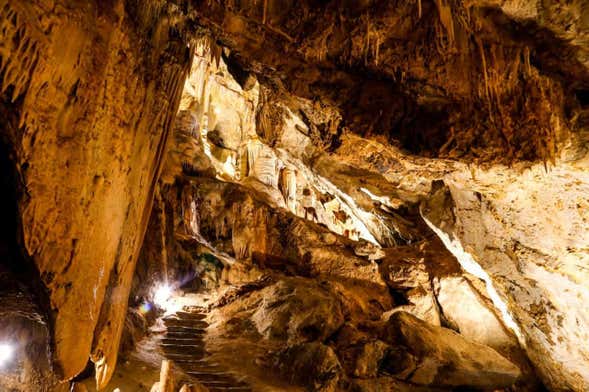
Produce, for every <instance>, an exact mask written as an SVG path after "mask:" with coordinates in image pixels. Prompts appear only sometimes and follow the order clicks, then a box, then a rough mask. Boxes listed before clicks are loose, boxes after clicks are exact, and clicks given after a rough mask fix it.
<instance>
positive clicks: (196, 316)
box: [174, 312, 207, 320]
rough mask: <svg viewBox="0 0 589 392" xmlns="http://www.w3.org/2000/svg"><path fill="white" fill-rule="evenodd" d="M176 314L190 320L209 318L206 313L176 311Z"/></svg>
mask: <svg viewBox="0 0 589 392" xmlns="http://www.w3.org/2000/svg"><path fill="white" fill-rule="evenodd" d="M174 315H175V316H176V317H178V318H180V319H190V320H204V319H206V318H207V314H206V313H192V312H176V313H175V314H174Z"/></svg>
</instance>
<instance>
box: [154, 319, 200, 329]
mask: <svg viewBox="0 0 589 392" xmlns="http://www.w3.org/2000/svg"><path fill="white" fill-rule="evenodd" d="M164 325H165V326H166V327H167V328H170V327H178V328H192V329H194V328H207V327H208V326H209V323H207V322H206V321H202V320H164Z"/></svg>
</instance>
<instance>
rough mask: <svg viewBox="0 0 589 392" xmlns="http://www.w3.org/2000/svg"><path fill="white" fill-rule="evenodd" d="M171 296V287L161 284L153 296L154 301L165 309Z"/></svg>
mask: <svg viewBox="0 0 589 392" xmlns="http://www.w3.org/2000/svg"><path fill="white" fill-rule="evenodd" d="M171 296H172V289H171V287H170V286H168V285H161V286H159V287H158V288H157V290H156V291H155V295H154V296H153V302H154V303H155V304H156V305H157V306H159V307H161V308H164V309H165V307H166V303H167V301H168V299H169V298H170V297H171Z"/></svg>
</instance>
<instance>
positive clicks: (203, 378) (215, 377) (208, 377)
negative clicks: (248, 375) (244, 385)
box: [186, 372, 237, 385]
mask: <svg viewBox="0 0 589 392" xmlns="http://www.w3.org/2000/svg"><path fill="white" fill-rule="evenodd" d="M186 374H188V375H190V376H192V377H194V378H196V379H198V381H199V382H202V383H204V382H209V381H211V382H221V381H223V382H227V383H230V384H231V385H235V384H237V381H236V380H235V378H233V375H231V374H230V373H201V372H186Z"/></svg>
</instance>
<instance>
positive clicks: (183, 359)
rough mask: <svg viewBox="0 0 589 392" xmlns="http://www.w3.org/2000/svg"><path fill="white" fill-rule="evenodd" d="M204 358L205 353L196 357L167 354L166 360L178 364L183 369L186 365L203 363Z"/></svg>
mask: <svg viewBox="0 0 589 392" xmlns="http://www.w3.org/2000/svg"><path fill="white" fill-rule="evenodd" d="M204 357H205V355H204V353H203V354H195V355H182V354H166V358H168V359H169V360H171V361H172V362H175V363H177V364H178V365H179V366H180V367H183V366H184V364H186V363H190V364H191V363H201V361H202V360H203V358H204Z"/></svg>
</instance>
